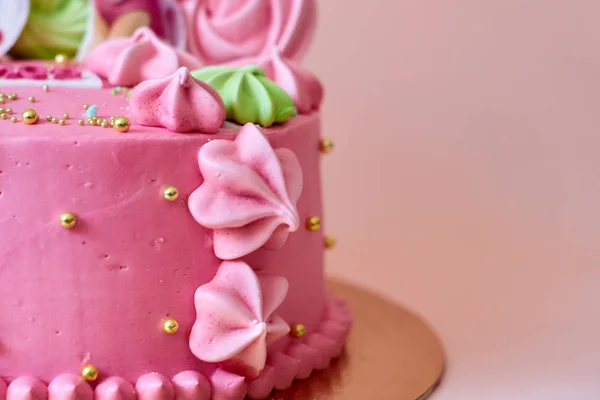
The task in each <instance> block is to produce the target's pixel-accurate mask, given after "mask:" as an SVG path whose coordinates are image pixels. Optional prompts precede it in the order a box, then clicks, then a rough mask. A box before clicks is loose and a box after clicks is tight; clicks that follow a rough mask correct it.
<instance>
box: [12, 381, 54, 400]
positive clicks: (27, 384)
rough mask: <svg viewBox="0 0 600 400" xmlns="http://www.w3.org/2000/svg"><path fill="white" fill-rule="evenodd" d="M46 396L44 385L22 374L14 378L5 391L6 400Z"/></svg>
mask: <svg viewBox="0 0 600 400" xmlns="http://www.w3.org/2000/svg"><path fill="white" fill-rule="evenodd" d="M47 398H48V390H47V388H46V385H44V384H43V383H42V381H40V380H39V379H37V378H34V377H31V376H22V377H19V378H17V379H15V380H14V381H12V382H11V384H10V385H9V386H8V389H7V391H6V400H46V399H47Z"/></svg>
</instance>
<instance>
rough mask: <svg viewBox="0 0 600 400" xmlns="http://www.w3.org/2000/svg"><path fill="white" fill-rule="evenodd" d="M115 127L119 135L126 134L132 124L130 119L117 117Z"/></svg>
mask: <svg viewBox="0 0 600 400" xmlns="http://www.w3.org/2000/svg"><path fill="white" fill-rule="evenodd" d="M113 127H114V129H115V131H117V132H119V133H126V132H128V131H129V128H130V127H131V124H130V122H129V118H127V117H123V116H120V117H116V118H115V122H114V124H113Z"/></svg>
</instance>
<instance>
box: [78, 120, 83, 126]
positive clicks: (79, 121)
mask: <svg viewBox="0 0 600 400" xmlns="http://www.w3.org/2000/svg"><path fill="white" fill-rule="evenodd" d="M77 123H78V124H79V125H81V126H83V125H85V121H84V120H82V119H78V120H77Z"/></svg>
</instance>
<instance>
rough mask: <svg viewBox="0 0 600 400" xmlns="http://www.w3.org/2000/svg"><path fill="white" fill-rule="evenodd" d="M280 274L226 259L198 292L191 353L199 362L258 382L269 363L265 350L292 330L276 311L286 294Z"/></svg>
mask: <svg viewBox="0 0 600 400" xmlns="http://www.w3.org/2000/svg"><path fill="white" fill-rule="evenodd" d="M287 290H288V282H287V280H286V279H285V278H283V277H279V276H257V275H256V273H255V272H254V271H253V270H252V268H250V266H249V265H248V264H246V263H245V262H243V261H240V260H237V261H223V263H222V264H221V266H220V267H219V270H218V271H217V274H216V275H215V277H214V278H213V280H212V281H210V282H209V283H207V284H204V285H202V286H200V287H199V288H198V289H197V290H196V294H195V297H194V301H195V305H196V322H195V323H194V326H193V327H192V331H191V333H190V341H189V344H190V350H191V351H192V353H193V354H194V355H195V356H196V357H198V358H199V359H200V360H202V361H205V362H210V363H219V365H220V366H221V367H222V368H224V369H225V370H227V371H229V372H232V373H235V374H238V375H241V376H244V377H246V378H256V377H257V376H259V375H260V373H261V372H262V370H263V368H264V367H265V363H266V360H267V346H269V345H270V344H272V343H274V342H275V341H277V340H278V339H280V338H281V337H283V336H285V335H287V334H288V332H289V331H290V327H289V325H288V324H287V323H286V322H285V321H284V320H283V319H282V318H281V317H279V316H278V315H277V314H275V311H276V310H277V308H279V306H280V305H281V303H282V302H283V300H284V299H285V296H286V295H287Z"/></svg>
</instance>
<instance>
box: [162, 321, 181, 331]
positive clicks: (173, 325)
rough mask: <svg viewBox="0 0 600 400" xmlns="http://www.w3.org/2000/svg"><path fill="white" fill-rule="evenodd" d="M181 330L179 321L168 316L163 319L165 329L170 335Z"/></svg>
mask: <svg viewBox="0 0 600 400" xmlns="http://www.w3.org/2000/svg"><path fill="white" fill-rule="evenodd" d="M178 330H179V322H177V320H175V319H173V318H167V319H165V320H164V321H163V331H164V332H165V333H167V334H169V335H173V334H175V333H177V331H178Z"/></svg>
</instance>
